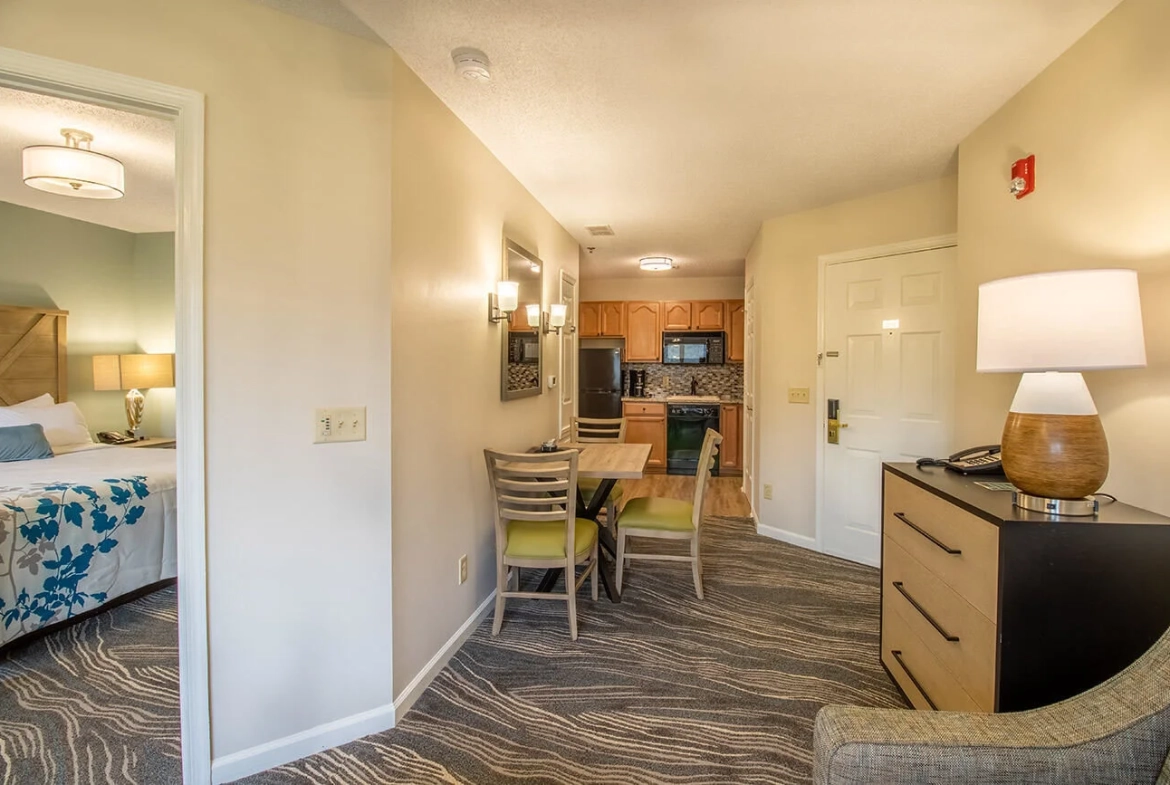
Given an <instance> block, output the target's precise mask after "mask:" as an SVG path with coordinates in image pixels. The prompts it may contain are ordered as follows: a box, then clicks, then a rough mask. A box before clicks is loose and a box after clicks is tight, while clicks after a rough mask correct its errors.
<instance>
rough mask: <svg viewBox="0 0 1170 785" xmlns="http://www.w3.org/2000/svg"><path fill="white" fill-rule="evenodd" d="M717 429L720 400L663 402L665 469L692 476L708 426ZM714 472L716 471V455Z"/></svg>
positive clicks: (716, 457) (695, 471)
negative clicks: (710, 401)
mask: <svg viewBox="0 0 1170 785" xmlns="http://www.w3.org/2000/svg"><path fill="white" fill-rule="evenodd" d="M708 428H710V429H711V430H713V431H716V432H718V431H719V404H717V403H715V404H701V403H671V404H667V406H666V473H667V474H687V475H690V476H692V477H693V476H694V475H695V474H697V473H698V469H699V452H700V451H701V450H702V449H703V437H704V436H705V435H706V433H707V429H708ZM711 474H712V475H713V476H718V475H719V456H718V455H716V456H715V466H714V467H713V468H712V469H711Z"/></svg>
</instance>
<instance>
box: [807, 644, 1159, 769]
mask: <svg viewBox="0 0 1170 785" xmlns="http://www.w3.org/2000/svg"><path fill="white" fill-rule="evenodd" d="M813 746H814V748H815V751H814V756H815V757H814V762H813V782H814V783H816V785H871V784H874V783H881V785H928V784H929V785H955V784H956V783H972V785H1008V784H1009V783H1011V785H1016V784H1017V783H1028V785H1088V784H1089V783H1092V784H1093V785H1139V784H1140V785H1154V783H1157V785H1163V783H1170V760H1168V758H1167V755H1168V752H1170V632H1167V633H1166V634H1165V635H1163V636H1162V638H1161V639H1160V640H1159V641H1158V642H1157V643H1155V644H1154V647H1153V648H1152V649H1150V650H1149V651H1148V652H1146V654H1145V655H1143V656H1142V657H1141V659H1139V660H1138V661H1137V662H1135V663H1134V664H1133V665H1131V666H1130V667H1129V668H1127V669H1126V670H1124V671H1122V672H1121V673H1119V674H1118V675H1117V676H1114V677H1113V678H1112V679H1110V680H1109V681H1106V682H1105V683H1104V684H1101V685H1100V686H1098V687H1095V688H1093V689H1091V690H1089V691H1088V692H1085V693H1083V694H1081V695H1078V696H1076V697H1075V698H1070V699H1068V700H1066V701H1062V702H1060V703H1055V704H1053V705H1051V706H1045V707H1043V708H1040V709H1033V710H1032V711H1021V712H1015V713H1010V714H965V713H962V712H929V711H907V710H899V709H861V708H851V707H845V706H826V707H825V708H823V709H821V711H820V713H819V714H818V715H817V720H816V731H815V738H814V742H813Z"/></svg>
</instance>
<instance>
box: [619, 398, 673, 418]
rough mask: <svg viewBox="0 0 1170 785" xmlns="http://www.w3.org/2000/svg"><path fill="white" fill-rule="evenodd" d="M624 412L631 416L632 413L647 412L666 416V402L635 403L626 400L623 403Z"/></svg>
mask: <svg viewBox="0 0 1170 785" xmlns="http://www.w3.org/2000/svg"><path fill="white" fill-rule="evenodd" d="M622 414H624V415H625V416H627V417H629V416H630V415H634V416H637V415H640V414H647V415H651V416H659V417H665V416H666V404H664V403H633V402H631V401H626V402H625V403H623V404H622Z"/></svg>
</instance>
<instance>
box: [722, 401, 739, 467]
mask: <svg viewBox="0 0 1170 785" xmlns="http://www.w3.org/2000/svg"><path fill="white" fill-rule="evenodd" d="M719 432H720V434H721V435H722V436H723V443H722V444H720V445H719V470H720V471H721V472H742V471H743V407H742V406H740V405H739V404H738V403H725V404H723V405H722V406H721V407H720V409H719Z"/></svg>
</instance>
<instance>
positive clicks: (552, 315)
mask: <svg viewBox="0 0 1170 785" xmlns="http://www.w3.org/2000/svg"><path fill="white" fill-rule="evenodd" d="M566 312H567V309H566V307H565V304H564V303H553V304H552V305H550V306H549V307H548V323H549V326H551V327H564V326H565V313H566Z"/></svg>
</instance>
